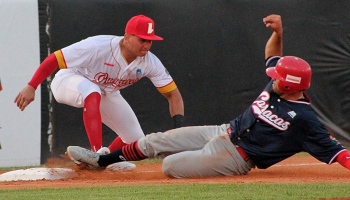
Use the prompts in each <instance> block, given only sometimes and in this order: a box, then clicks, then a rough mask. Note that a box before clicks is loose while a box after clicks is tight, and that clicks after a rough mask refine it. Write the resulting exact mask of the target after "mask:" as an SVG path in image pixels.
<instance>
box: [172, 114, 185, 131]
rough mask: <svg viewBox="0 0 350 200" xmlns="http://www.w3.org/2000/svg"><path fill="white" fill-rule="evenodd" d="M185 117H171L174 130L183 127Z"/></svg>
mask: <svg viewBox="0 0 350 200" xmlns="http://www.w3.org/2000/svg"><path fill="white" fill-rule="evenodd" d="M184 121H185V117H184V116H183V115H180V114H179V115H174V116H173V122H174V128H180V127H183V126H184Z"/></svg>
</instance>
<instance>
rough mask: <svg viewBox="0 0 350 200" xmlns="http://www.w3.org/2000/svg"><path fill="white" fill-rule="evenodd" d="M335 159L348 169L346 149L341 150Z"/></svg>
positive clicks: (348, 157)
mask: <svg viewBox="0 0 350 200" xmlns="http://www.w3.org/2000/svg"><path fill="white" fill-rule="evenodd" d="M336 161H337V162H338V163H339V164H341V165H342V166H343V167H345V168H347V169H349V170H350V154H349V152H348V151H343V152H341V153H340V154H339V155H338V156H337V158H336Z"/></svg>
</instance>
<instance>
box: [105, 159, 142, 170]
mask: <svg viewBox="0 0 350 200" xmlns="http://www.w3.org/2000/svg"><path fill="white" fill-rule="evenodd" d="M135 168H136V165H135V164H133V163H129V162H126V161H123V162H117V163H113V164H110V165H108V166H107V168H106V170H110V171H121V172H126V171H132V170H134V169H135Z"/></svg>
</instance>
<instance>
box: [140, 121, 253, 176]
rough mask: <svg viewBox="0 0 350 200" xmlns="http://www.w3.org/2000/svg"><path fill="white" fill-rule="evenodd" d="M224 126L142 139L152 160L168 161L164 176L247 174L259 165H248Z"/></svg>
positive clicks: (143, 148)
mask: <svg viewBox="0 0 350 200" xmlns="http://www.w3.org/2000/svg"><path fill="white" fill-rule="evenodd" d="M229 126H230V125H229V124H222V125H221V126H189V127H183V128H178V129H172V130H169V131H166V132H164V133H162V132H158V133H152V134H148V135H146V137H144V138H141V139H139V141H138V147H139V149H140V151H141V152H142V153H143V154H144V155H145V156H147V157H148V158H164V160H163V166H162V170H163V173H164V174H166V175H168V176H172V177H175V178H187V177H206V176H232V175H242V174H247V173H248V172H249V171H250V169H251V168H254V167H255V165H254V163H253V162H252V161H250V160H248V161H245V160H244V159H243V158H242V156H241V155H240V154H239V152H238V151H237V149H236V146H235V145H234V144H233V143H232V142H231V140H230V137H229V135H228V132H227V129H228V128H229Z"/></svg>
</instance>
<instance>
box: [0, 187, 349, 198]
mask: <svg viewBox="0 0 350 200" xmlns="http://www.w3.org/2000/svg"><path fill="white" fill-rule="evenodd" d="M334 197H350V183H334V184H333V183H317V184H258V183H253V184H246V183H245V184H185V185H178V184H174V185H172V184H170V185H133V186H107V187H79V188H43V189H11V190H3V189H0V199H6V200H12V199H13V200H20V199H25V200H39V199H49V200H56V199H65V200H68V199H74V200H80V199H82V200H87V199H89V200H94V199H96V200H105V199H115V200H118V199H122V200H129V199H130V200H131V199H132V200H136V199H143V200H144V199H162V200H166V199H175V200H176V199H200V200H203V199H210V200H213V199H215V200H219V199H254V200H256V199H283V200H287V199H298V200H300V199H319V198H334Z"/></svg>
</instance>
